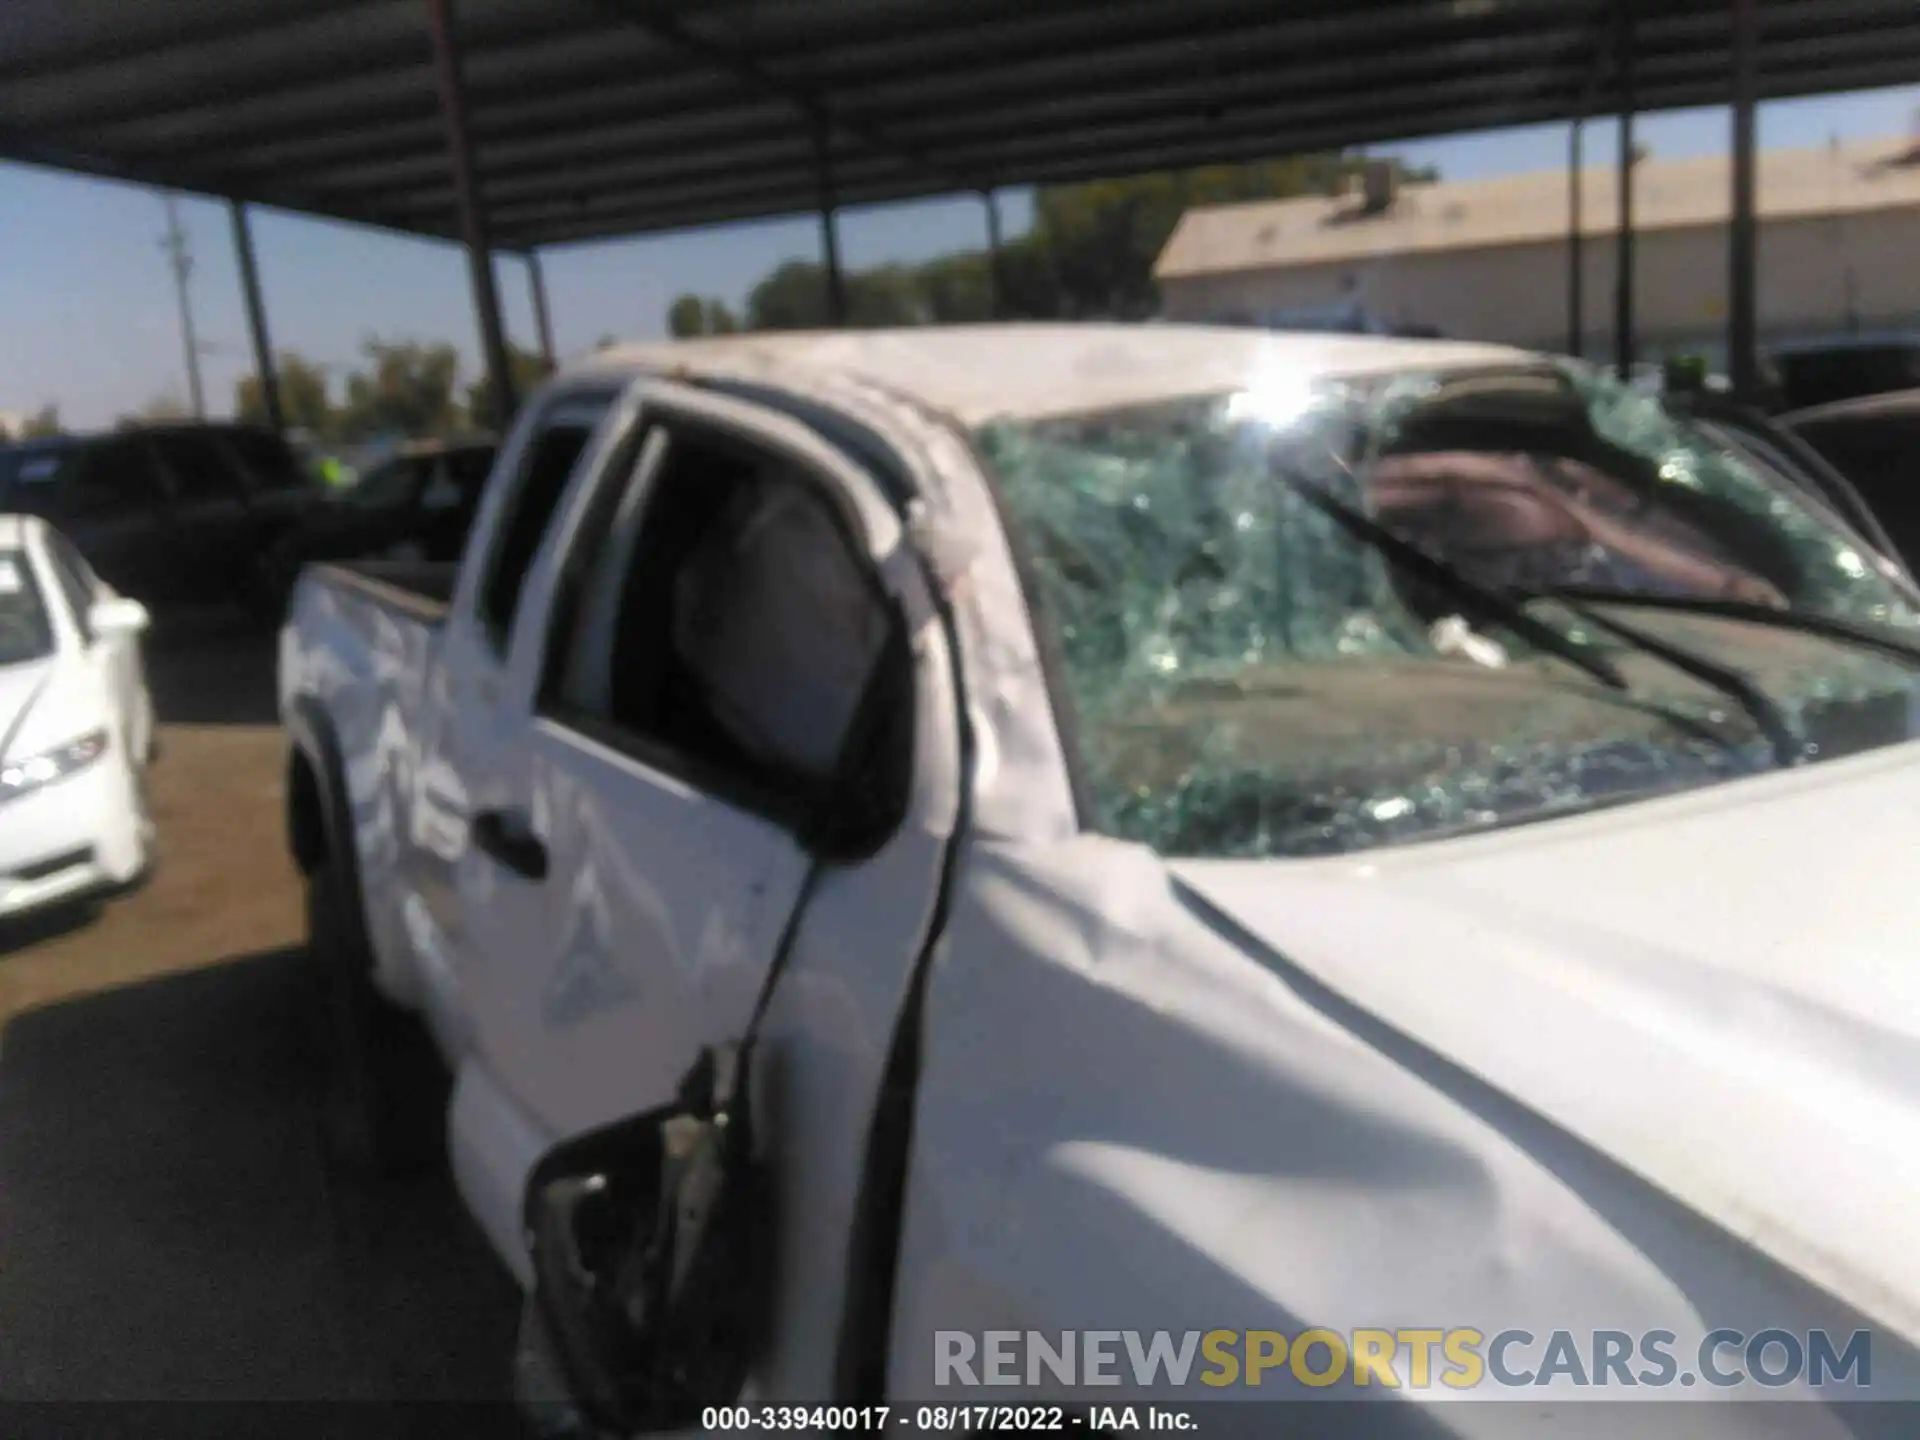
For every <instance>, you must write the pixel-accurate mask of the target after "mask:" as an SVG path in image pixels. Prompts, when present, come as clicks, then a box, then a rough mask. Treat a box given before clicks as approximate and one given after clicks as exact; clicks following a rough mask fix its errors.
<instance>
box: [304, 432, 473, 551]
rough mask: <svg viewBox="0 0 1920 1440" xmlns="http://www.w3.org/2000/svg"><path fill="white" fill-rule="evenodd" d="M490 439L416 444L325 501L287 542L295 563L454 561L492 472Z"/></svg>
mask: <svg viewBox="0 0 1920 1440" xmlns="http://www.w3.org/2000/svg"><path fill="white" fill-rule="evenodd" d="M494 448H495V447H494V442H493V441H492V440H483V439H474V440H456V441H445V440H421V441H415V442H412V443H409V444H407V445H404V446H402V447H400V449H399V450H398V451H397V452H396V453H394V454H392V455H390V456H388V457H387V458H386V459H385V460H383V461H381V462H380V463H379V464H377V465H375V466H373V467H372V468H371V469H369V470H368V471H367V472H366V473H365V474H364V475H363V476H361V477H360V478H359V480H358V481H356V483H354V484H352V485H349V486H345V487H343V488H341V489H339V490H337V491H334V492H331V493H330V494H329V496H328V503H327V504H326V505H323V506H320V507H318V508H317V509H316V510H315V511H314V513H313V514H312V515H311V516H310V517H309V518H308V520H307V522H306V523H305V524H304V525H302V526H301V527H300V528H299V530H297V531H294V532H291V533H289V534H288V536H287V537H286V541H285V544H286V545H287V547H288V549H289V551H290V555H289V558H290V559H291V560H293V561H294V562H295V563H296V564H301V563H308V562H311V561H316V560H356V559H389V560H431V561H451V560H457V559H459V558H460V547H461V546H462V545H464V544H465V543H466V538H467V531H468V529H469V528H470V527H471V526H472V524H473V514H474V508H475V507H476V506H477V505H478V504H479V501H480V491H481V488H482V487H483V486H484V485H485V484H486V480H487V472H488V471H489V470H490V469H491V468H492V466H493V456H494Z"/></svg>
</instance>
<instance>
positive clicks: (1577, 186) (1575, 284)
mask: <svg viewBox="0 0 1920 1440" xmlns="http://www.w3.org/2000/svg"><path fill="white" fill-rule="evenodd" d="M1585 129H1586V121H1585V120H1584V119H1583V118H1582V117H1580V116H1578V115H1576V116H1575V117H1574V119H1573V124H1572V126H1571V127H1569V129H1568V131H1567V353H1568V354H1569V355H1571V356H1573V357H1574V358H1575V359H1578V358H1579V357H1580V356H1581V355H1582V354H1584V353H1585V351H1586V333H1587V317H1586V289H1585V285H1586V221H1585V218H1584V217H1583V216H1582V215H1581V213H1580V202H1581V199H1582V192H1583V190H1584V188H1585V187H1584V185H1583V184H1582V181H1583V179H1584V178H1585V171H1586V158H1585V156H1584V154H1583V153H1582V149H1583V147H1582V141H1583V139H1584V132H1585Z"/></svg>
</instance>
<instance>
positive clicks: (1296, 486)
mask: <svg viewBox="0 0 1920 1440" xmlns="http://www.w3.org/2000/svg"><path fill="white" fill-rule="evenodd" d="M1275 474H1276V475H1277V477H1278V478H1279V479H1280V480H1281V482H1282V483H1283V484H1285V485H1286V486H1288V488H1290V489H1291V490H1293V491H1294V492H1295V493H1296V494H1298V495H1299V496H1300V497H1301V498H1302V499H1304V500H1305V501H1306V502H1307V503H1308V504H1309V505H1312V506H1313V507H1314V508H1315V509H1316V510H1318V511H1320V512H1321V513H1322V514H1323V515H1325V516H1326V517H1327V518H1328V519H1330V520H1332V521H1333V522H1334V523H1335V524H1336V525H1339V526H1340V527H1341V528H1342V529H1344V530H1345V531H1347V533H1348V534H1350V535H1352V536H1353V537H1354V538H1355V539H1357V540H1359V541H1360V542H1361V543H1362V544H1364V545H1368V546H1370V547H1372V549H1374V550H1375V551H1377V552H1378V553H1379V554H1380V555H1381V556H1382V557H1383V558H1384V559H1385V560H1386V561H1387V563H1388V564H1390V565H1392V566H1393V567H1394V568H1395V569H1398V570H1401V571H1404V572H1405V573H1406V574H1408V575H1410V576H1412V577H1413V578H1414V579H1415V580H1419V581H1422V582H1424V583H1425V584H1427V585H1430V586H1431V587H1433V588H1434V589H1435V590H1439V591H1443V592H1445V593H1446V594H1448V595H1450V596H1452V598H1453V599H1455V600H1457V601H1459V602H1460V603H1461V605H1463V606H1465V607H1467V608H1468V609H1470V610H1473V611H1474V612H1476V613H1477V615H1478V617H1479V618H1480V619H1481V620H1483V621H1491V622H1493V623H1495V624H1498V625H1502V626H1504V627H1506V628H1507V629H1508V630H1511V631H1512V632H1513V633H1514V634H1516V635H1518V636H1519V637H1520V638H1521V639H1523V640H1525V641H1526V642H1527V643H1528V644H1530V645H1532V646H1533V647H1534V649H1536V650H1541V651H1544V652H1546V653H1547V654H1550V655H1557V656H1558V657H1559V658H1560V659H1562V660H1564V661H1566V662H1567V663H1568V664H1569V665H1573V666H1576V667H1578V668H1579V669H1581V670H1584V671H1585V672H1586V673H1587V674H1589V675H1591V676H1592V677H1593V678H1594V679H1596V680H1598V681H1599V682H1600V683H1601V684H1602V685H1605V686H1606V687H1607V688H1608V689H1609V690H1618V691H1622V692H1625V691H1626V689H1627V677H1626V676H1625V675H1623V674H1621V673H1620V668H1619V667H1618V666H1617V665H1615V664H1614V663H1613V661H1611V660H1609V659H1608V658H1607V657H1606V656H1605V655H1601V654H1599V653H1597V652H1596V651H1594V650H1593V649H1592V648H1591V647H1589V646H1587V645H1584V644H1582V643H1581V642H1580V641H1578V640H1575V639H1574V638H1573V637H1572V636H1571V635H1569V634H1567V633H1566V632H1565V631H1564V630H1560V629H1558V628H1556V627H1554V626H1552V625H1549V624H1547V622H1546V621H1544V620H1542V619H1540V618H1539V617H1537V616H1535V615H1531V614H1529V613H1528V612H1527V610H1526V607H1525V606H1524V605H1522V604H1521V603H1520V602H1519V601H1517V600H1515V599H1513V598H1512V597H1511V596H1509V595H1506V594H1503V593H1502V592H1500V591H1499V590H1495V589H1492V588H1491V587H1489V586H1485V585H1482V584H1481V583H1480V582H1479V581H1477V580H1473V579H1470V578H1469V577H1467V576H1465V575H1462V574H1461V573H1460V572H1459V571H1458V570H1456V569H1454V568H1453V567H1452V566H1451V565H1449V564H1447V563H1446V562H1445V561H1443V560H1438V559H1435V558H1434V557H1433V556H1432V555H1429V554H1428V553H1427V552H1426V551H1424V550H1422V549H1421V548H1420V547H1419V546H1418V545H1415V544H1413V543H1412V542H1411V541H1409V540H1404V539H1402V538H1401V537H1400V536H1398V535H1396V534H1394V533H1393V531H1391V530H1389V529H1387V527H1386V526H1384V525H1382V524H1381V523H1380V522H1379V521H1377V520H1375V519H1374V518H1373V517H1372V516H1370V515H1367V514H1365V513H1364V512H1363V511H1360V510H1357V509H1355V508H1354V507H1353V506H1351V505H1349V504H1348V503H1347V502H1346V501H1344V500H1342V499H1340V498H1339V497H1338V496H1336V495H1333V494H1330V493H1329V492H1328V491H1327V490H1325V489H1324V488H1322V487H1321V486H1319V485H1316V484H1314V483H1313V482H1312V481H1311V480H1305V479H1302V478H1301V477H1299V476H1297V475H1294V474H1292V473H1290V472H1288V471H1286V470H1277V471H1276V472H1275Z"/></svg>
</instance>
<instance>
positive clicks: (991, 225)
mask: <svg viewBox="0 0 1920 1440" xmlns="http://www.w3.org/2000/svg"><path fill="white" fill-rule="evenodd" d="M980 201H981V203H982V204H983V205H985V206H986V207H987V315H988V318H990V319H993V320H998V319H1000V318H1001V317H1002V313H1003V308H1004V306H1005V303H1006V295H1005V290H1006V281H1005V278H1004V277H1003V276H1002V275H1001V273H1000V197H999V195H998V194H996V193H995V192H994V191H993V190H990V189H989V190H982V191H981V192H980Z"/></svg>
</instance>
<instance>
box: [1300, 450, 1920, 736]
mask: <svg viewBox="0 0 1920 1440" xmlns="http://www.w3.org/2000/svg"><path fill="white" fill-rule="evenodd" d="M1276 473H1277V474H1278V476H1279V478H1280V480H1281V481H1282V482H1283V483H1284V484H1286V485H1287V486H1288V487H1289V488H1291V489H1292V490H1293V491H1294V492H1295V493H1297V494H1298V495H1300V496H1301V497H1302V498H1303V499H1304V500H1306V501H1307V503H1308V504H1310V505H1312V506H1313V507H1314V508H1315V509H1317V510H1319V511H1320V512H1321V513H1322V514H1324V515H1326V516H1327V517H1328V518H1329V519H1331V520H1333V521H1334V522H1335V523H1336V524H1338V525H1340V526H1341V527H1342V528H1343V529H1345V530H1346V531H1347V532H1348V533H1349V534H1351V535H1353V536H1354V537H1355V538H1357V539H1359V540H1360V541H1361V542H1362V543H1364V544H1367V545H1370V546H1372V547H1373V549H1374V550H1376V551H1378V552H1379V554H1380V555H1381V556H1382V557H1384V558H1385V559H1386V560H1387V562H1388V563H1389V564H1392V565H1394V566H1396V567H1398V568H1399V569H1401V570H1403V571H1405V572H1406V573H1407V574H1408V575H1411V576H1413V577H1414V578H1415V579H1418V580H1422V581H1424V582H1426V583H1427V584H1428V585H1431V586H1432V587H1433V588H1434V589H1436V590H1442V591H1446V592H1448V593H1450V594H1451V595H1452V596H1453V598H1454V599H1456V600H1458V601H1460V602H1461V603H1462V604H1463V605H1465V606H1468V607H1470V608H1472V609H1474V610H1477V611H1478V612H1479V614H1480V618H1481V619H1483V620H1490V621H1492V622H1494V623H1496V624H1499V625H1503V626H1505V627H1506V628H1507V629H1509V630H1511V631H1512V632H1513V633H1514V634H1516V635H1518V636H1519V637H1520V638H1521V639H1523V640H1525V641H1527V642H1528V643H1529V644H1531V645H1532V646H1533V647H1534V648H1535V649H1538V650H1543V651H1546V652H1547V653H1549V654H1553V655H1557V656H1559V657H1560V658H1561V659H1563V660H1565V661H1567V662H1568V663H1569V664H1572V665H1576V666H1578V667H1579V668H1580V669H1582V670H1584V671H1586V672H1587V674H1589V675H1591V676H1593V677H1594V678H1595V679H1597V680H1599V681H1600V683H1601V684H1603V685H1605V686H1607V687H1608V688H1609V689H1612V690H1618V691H1621V692H1622V693H1626V692H1627V691H1628V690H1629V687H1628V684H1627V677H1626V676H1625V675H1624V674H1622V673H1621V671H1620V669H1619V667H1618V666H1616V665H1615V664H1614V663H1613V661H1611V660H1610V659H1608V658H1607V657H1606V656H1604V655H1598V654H1595V653H1594V652H1593V651H1592V650H1591V649H1589V648H1588V647H1587V646H1586V645H1584V644H1582V643H1581V642H1580V641H1578V640H1575V639H1574V638H1573V637H1572V636H1571V635H1568V634H1567V633H1566V632H1565V631H1564V630H1561V629H1559V628H1558V627H1557V626H1553V625H1549V624H1547V622H1546V621H1544V620H1542V619H1540V618H1539V617H1538V616H1536V615H1534V614H1532V613H1531V612H1529V611H1528V610H1527V609H1526V607H1525V604H1524V602H1522V601H1520V600H1518V599H1516V598H1514V596H1513V595H1511V594H1509V593H1507V592H1506V591H1503V590H1499V589H1496V588H1494V587H1492V586H1487V585H1482V584H1481V583H1480V582H1479V581H1477V580H1474V579H1471V578H1470V577H1468V576H1466V575H1463V574H1461V573H1460V572H1459V571H1458V570H1456V569H1454V568H1453V567H1452V566H1451V565H1449V564H1447V563H1446V562H1445V561H1443V560H1440V559H1438V558H1436V557H1435V556H1432V555H1429V554H1428V553H1427V552H1426V551H1425V550H1422V549H1421V548H1420V547H1419V546H1418V545H1415V544H1414V543H1413V542H1412V541H1410V540H1406V539H1403V538H1402V537H1401V536H1399V535H1396V534H1394V533H1393V531H1391V530H1389V529H1388V528H1387V527H1386V526H1384V525H1382V524H1381V523H1380V522H1379V521H1377V520H1375V519H1374V518H1373V517H1372V516H1370V515H1368V514H1366V513H1365V512H1364V511H1361V510H1359V509H1356V508H1355V507H1354V506H1352V505H1349V504H1348V503H1347V502H1346V501H1344V500H1342V499H1340V498H1339V497H1338V496H1336V495H1334V494H1332V493H1330V492H1329V491H1327V490H1326V489H1325V488H1324V487H1322V486H1319V485H1316V484H1314V483H1313V482H1312V481H1310V480H1304V479H1302V478H1300V477H1299V476H1297V475H1294V474H1292V473H1291V472H1288V471H1284V470H1282V471H1278V472H1276ZM1551 598H1553V599H1555V600H1557V601H1558V602H1559V603H1560V604H1561V605H1562V606H1564V607H1565V608H1566V609H1567V610H1568V611H1569V612H1571V613H1572V614H1573V615H1575V616H1576V617H1577V618H1579V619H1580V620H1582V621H1584V622H1585V623H1587V624H1588V625H1590V626H1592V627H1593V628H1595V629H1597V630H1604V631H1607V632H1608V633H1610V634H1612V635H1615V636H1617V637H1619V638H1620V639H1622V640H1625V641H1626V642H1627V643H1628V644H1630V645H1633V646H1634V647H1635V648H1637V649H1640V650H1644V651H1645V652H1646V653H1648V654H1650V655H1652V656H1654V658H1656V659H1658V660H1662V661H1664V662H1666V663H1667V664H1668V665H1671V666H1673V667H1674V668H1675V669H1676V670H1679V671H1681V672H1682V673H1684V674H1686V675H1688V676H1691V677H1692V678H1693V679H1695V680H1698V681H1700V683H1702V684H1703V685H1707V686H1710V687H1711V688H1713V689H1715V690H1718V691H1719V692H1720V693H1721V694H1723V695H1725V696H1727V697H1728V698H1729V699H1731V700H1733V701H1734V702H1735V703H1736V704H1737V705H1739V706H1740V708H1741V709H1742V710H1744V711H1746V713H1747V715H1748V717H1749V718H1750V719H1751V720H1752V721H1753V723H1754V725H1755V726H1756V727H1757V728H1758V729H1759V731H1760V733H1761V734H1762V735H1763V736H1764V737H1765V738H1766V740H1767V743H1768V745H1769V746H1770V747H1771V749H1772V751H1773V758H1774V762H1775V763H1776V764H1777V765H1779V766H1781V767H1782V768H1783V769H1784V768H1790V767H1793V766H1796V765H1799V764H1802V763H1803V762H1804V761H1805V759H1806V754H1805V747H1804V745H1803V744H1802V742H1801V740H1800V737H1799V736H1797V735H1796V734H1794V731H1793V727H1792V726H1791V725H1789V724H1788V723H1787V717H1786V712H1785V711H1784V710H1782V709H1781V707H1780V706H1779V705H1778V704H1777V703H1775V701H1774V700H1773V699H1772V697H1770V696H1769V695H1768V694H1767V693H1766V692H1765V691H1764V690H1762V689H1761V688H1760V687H1759V686H1758V685H1756V684H1754V682H1753V681H1752V680H1751V679H1749V678H1748V677H1747V676H1746V675H1744V674H1742V673H1741V672H1740V671H1738V670H1735V669H1733V668H1731V667H1729V666H1726V665H1722V664H1720V663H1719V662H1718V661H1714V660H1709V659H1707V658H1706V657H1705V656H1702V655H1697V654H1695V653H1694V652H1693V651H1691V650H1688V649H1686V648H1685V647H1683V646H1680V645H1676V644H1674V643H1673V642H1672V641H1669V640H1663V639H1661V638H1660V637H1658V636H1656V635H1649V634H1648V633H1647V632H1646V631H1644V630H1642V629H1640V628H1639V627H1638V626H1636V625H1629V624H1627V623H1626V622H1625V621H1623V620H1612V619H1609V618H1607V617H1605V616H1602V615H1596V614H1594V613H1593V612H1592V611H1590V610H1588V609H1587V608H1586V606H1584V605H1582V604H1581V603H1580V602H1579V600H1578V599H1577V598H1573V597H1571V596H1570V595H1569V594H1568V593H1565V592H1560V591H1554V592H1552V593H1551ZM1757 608H1764V607H1757ZM1916 659H1920V654H1917V655H1916ZM1662 713H1665V711H1664V707H1663V710H1662ZM1668 718H1669V719H1673V720H1675V721H1676V723H1681V728H1683V729H1687V730H1689V731H1697V729H1698V727H1697V726H1695V725H1693V724H1691V723H1690V722H1682V721H1680V719H1679V717H1677V716H1672V715H1669V716H1668Z"/></svg>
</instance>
